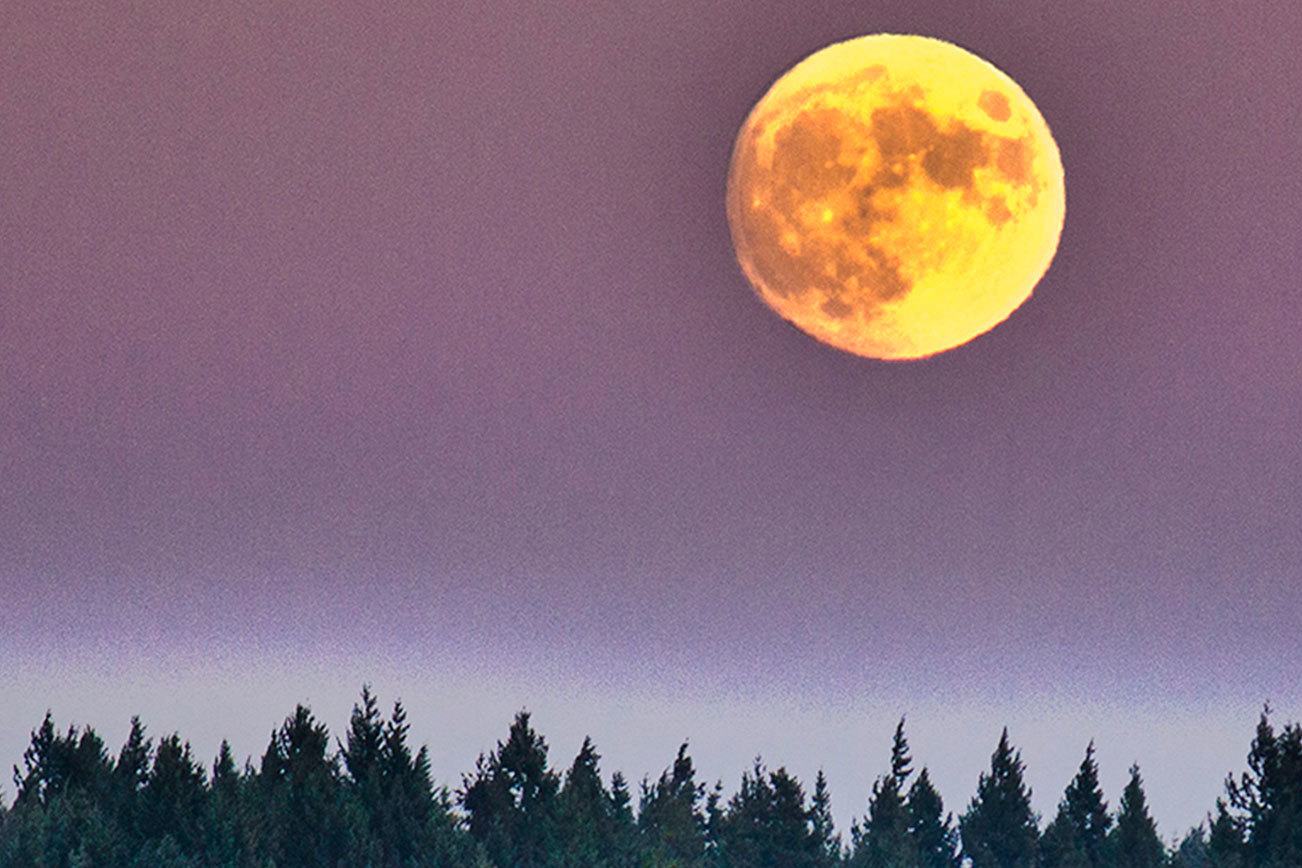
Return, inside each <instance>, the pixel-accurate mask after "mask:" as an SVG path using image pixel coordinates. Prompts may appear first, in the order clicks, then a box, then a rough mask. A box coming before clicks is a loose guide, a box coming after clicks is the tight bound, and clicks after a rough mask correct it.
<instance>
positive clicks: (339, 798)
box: [0, 687, 1302, 868]
mask: <svg viewBox="0 0 1302 868" xmlns="http://www.w3.org/2000/svg"><path fill="white" fill-rule="evenodd" d="M884 767H885V768H886V771H885V772H884V773H883V774H882V775H881V776H880V777H878V778H877V779H876V781H874V782H873V784H872V786H871V787H870V788H869V791H868V794H867V800H866V802H867V804H866V812H865V814H864V816H863V818H862V820H860V821H859V822H856V823H855V824H854V825H853V828H852V830H851V835H850V836H849V837H850V841H849V847H847V848H843V846H842V838H841V836H840V834H839V833H838V832H837V830H836V827H835V824H834V822H833V819H832V808H831V805H832V801H831V799H832V797H831V791H830V788H829V786H828V780H827V776H826V775H824V774H823V773H822V772H821V771H820V772H819V773H818V774H817V776H816V777H815V779H814V783H813V787H812V791H810V790H807V789H806V787H805V785H804V784H802V783H801V781H800V780H798V779H797V778H796V776H795V775H793V774H791V773H790V772H789V771H787V770H786V769H785V768H778V769H776V770H772V771H770V770H769V769H768V768H766V767H765V766H764V764H763V763H762V762H761V761H759V760H758V759H757V760H756V761H755V763H754V764H753V766H752V767H751V768H750V769H748V770H747V771H745V772H744V773H743V774H742V775H741V779H740V782H739V784H738V786H737V788H736V790H735V791H733V792H731V793H726V792H725V790H724V788H723V786H722V785H721V784H715V785H714V786H713V787H710V788H708V789H707V787H706V785H705V784H704V783H703V782H701V781H700V780H698V775H697V771H696V768H695V765H694V763H693V761H692V758H691V756H690V755H689V754H688V751H687V745H686V744H683V745H682V746H681V747H680V748H679V749H678V752H677V755H676V756H675V757H674V759H673V762H672V763H671V764H670V765H669V766H668V767H667V768H666V769H665V770H664V771H663V772H662V773H661V774H660V775H659V776H658V777H656V778H655V779H654V780H651V779H644V780H643V782H642V785H641V789H640V792H639V793H638V795H637V797H636V799H635V798H634V795H633V794H632V793H631V792H630V790H629V786H628V783H627V781H626V779H625V778H624V776H623V775H622V774H620V773H619V772H615V773H613V774H611V775H610V776H609V778H607V777H606V775H605V774H604V773H603V770H602V768H601V755H600V754H599V753H598V751H597V748H596V745H595V744H594V743H593V742H592V740H591V739H585V740H584V742H583V744H582V745H581V746H580V747H579V750H578V753H577V754H576V755H575V756H574V759H573V760H572V761H571V762H570V763H569V764H568V767H567V768H565V769H564V771H563V772H562V771H561V770H560V769H556V768H553V767H552V766H551V765H550V759H549V752H548V746H547V742H546V740H545V739H544V738H543V737H542V735H540V734H539V733H538V732H537V731H536V730H535V729H534V727H533V722H532V719H531V718H530V716H529V714H528V713H527V712H521V713H520V714H518V715H517V716H516V718H515V720H514V721H513V722H512V724H511V727H510V729H509V731H508V733H507V736H506V738H505V739H504V740H502V741H499V742H498V743H497V745H496V747H495V748H494V749H493V750H492V751H491V752H490V753H488V754H487V755H485V756H481V757H480V758H479V761H478V762H477V763H476V766H475V769H474V771H473V772H471V773H470V774H468V775H466V776H465V777H464V778H463V779H462V781H461V787H460V788H459V790H458V792H457V794H456V798H455V801H454V799H453V798H452V797H451V796H450V795H449V793H448V790H447V789H446V788H445V787H443V786H440V785H438V784H436V783H435V781H434V780H433V777H432V775H431V772H430V760H429V751H428V749H427V748H426V747H425V746H424V745H420V746H417V745H416V744H413V739H412V736H411V725H410V724H409V723H408V720H407V712H406V710H405V709H404V707H403V705H402V703H401V702H397V703H394V704H393V706H392V711H391V712H390V713H389V714H388V715H387V717H386V715H385V714H384V713H383V712H382V711H381V709H380V705H379V703H378V701H377V700H376V698H375V696H374V695H373V694H372V693H371V691H370V688H369V687H364V688H363V689H362V693H361V697H360V699H359V701H358V702H357V704H356V705H355V706H354V707H353V709H352V714H351V715H350V717H349V719H348V724H347V727H346V728H345V729H344V731H343V733H342V736H341V737H340V738H338V739H332V737H331V735H330V733H329V732H328V731H327V729H326V727H325V725H324V724H323V723H321V722H320V721H319V720H317V718H316V717H315V716H314V715H313V714H312V712H311V711H310V710H309V709H308V708H307V707H306V706H302V705H300V706H298V707H297V708H295V709H294V712H293V713H292V714H291V715H290V716H289V717H288V718H286V719H285V720H284V721H283V722H282V723H281V724H280V726H278V727H277V728H276V729H275V730H273V731H272V733H271V737H270V739H269V741H268V743H267V747H266V749H265V750H264V751H263V753H262V755H261V756H260V757H258V758H257V761H256V762H254V761H252V760H248V759H246V760H244V761H243V762H242V763H241V762H240V761H238V760H237V758H236V756H235V754H234V752H233V751H232V749H231V746H230V745H229V744H228V743H226V742H222V743H221V745H220V747H219V748H218V750H217V755H216V757H215V758H214V759H213V761H212V762H211V764H209V765H205V763H203V762H201V761H200V760H199V759H198V758H197V757H196V756H195V754H194V751H193V749H192V748H191V746H190V745H189V744H188V743H187V742H185V741H184V740H183V739H182V738H181V736H180V735H179V734H175V733H174V734H171V735H166V736H163V737H162V738H159V739H157V740H155V739H153V738H151V737H150V736H149V734H148V732H147V730H146V728H145V726H144V724H143V723H142V722H141V721H140V720H138V719H132V721H131V726H130V731H129V732H128V734H127V738H126V741H125V742H124V743H123V745H122V747H121V748H120V749H119V750H118V751H117V752H116V753H110V752H109V750H108V749H107V748H106V746H105V744H104V741H103V739H101V738H100V736H99V734H98V733H96V731H95V730H94V729H92V728H90V727H78V726H70V727H67V728H66V729H60V728H59V727H57V726H56V725H55V722H54V718H53V716H52V715H49V714H47V715H46V716H45V718H44V719H43V720H42V721H41V723H40V724H39V725H38V726H37V728H36V729H34V730H32V732H31V734H30V740H29V744H28V747H27V750H26V751H25V752H24V754H23V757H22V761H21V763H20V765H19V766H18V767H16V768H14V773H13V791H12V793H13V797H12V801H11V802H10V803H9V804H8V807H5V801H4V799H3V798H2V797H0V866H4V868H8V866H11V865H12V866H23V868H26V866H57V868H74V866H77V868H81V866H94V868H209V866H212V868H216V866H225V868H280V866H286V868H293V866H312V868H354V866H364V868H390V866H393V868H840V866H885V868H961V866H963V865H966V864H970V865H972V866H973V868H987V866H989V868H1032V866H1036V868H1040V866H1043V868H1049V866H1066V865H1072V866H1077V865H1078V866H1082V868H1098V866H1105V868H1298V866H1302V855H1300V854H1302V844H1300V843H1299V829H1300V828H1302V818H1300V817H1299V811H1300V810H1302V729H1299V727H1298V725H1296V724H1290V725H1287V726H1285V727H1283V728H1282V729H1280V728H1277V727H1276V726H1275V725H1274V724H1273V723H1272V722H1271V720H1270V715H1269V710H1267V712H1266V713H1264V714H1263V715H1262V717H1261V719H1260V721H1259V722H1258V724H1257V729H1256V733H1255V735H1254V737H1253V739H1252V743H1251V746H1250V749H1249V752H1248V757H1247V769H1246V770H1245V771H1243V772H1241V773H1239V774H1238V775H1237V776H1234V777H1232V778H1230V779H1229V780H1228V781H1227V782H1226V790H1225V797H1224V798H1223V799H1221V800H1220V801H1218V803H1217V804H1216V805H1215V807H1214V810H1213V812H1212V814H1211V815H1210V816H1209V818H1208V823H1207V824H1206V825H1205V826H1200V827H1198V828H1196V829H1193V830H1190V831H1189V832H1188V833H1187V834H1186V835H1185V836H1184V837H1183V838H1182V839H1181V840H1180V841H1179V843H1178V844H1176V845H1174V846H1173V847H1172V848H1171V849H1170V850H1169V851H1168V849H1167V848H1166V847H1165V846H1164V845H1163V843H1162V839H1161V837H1160V836H1159V834H1158V830H1157V827H1156V824H1155V823H1154V822H1153V818H1152V814H1151V813H1150V810H1149V806H1148V800H1147V797H1146V795H1145V793H1144V787H1143V779H1142V778H1141V776H1140V774H1139V769H1138V767H1132V768H1131V770H1130V779H1129V782H1128V783H1127V784H1126V787H1125V789H1124V790H1123V791H1122V793H1121V794H1120V797H1119V800H1118V802H1117V810H1116V812H1115V814H1109V813H1108V810H1107V802H1106V800H1105V799H1104V795H1103V791H1102V788H1101V787H1100V786H1099V769H1098V765H1097V763H1096V762H1095V757H1094V749H1093V745H1092V744H1091V745H1090V747H1089V748H1088V749H1087V750H1086V754H1085V758H1084V760H1083V761H1082V763H1081V765H1080V768H1079V770H1078V771H1077V774H1076V775H1075V777H1074V778H1073V779H1072V781H1071V783H1070V784H1069V785H1068V786H1067V788H1066V790H1065V791H1064V793H1063V797H1062V799H1061V801H1060V803H1059V806H1058V810H1057V812H1056V814H1055V816H1054V818H1053V820H1052V821H1051V822H1050V823H1049V824H1048V826H1047V827H1046V828H1045V830H1044V833H1043V835H1041V832H1040V828H1039V822H1038V818H1037V817H1036V815H1035V813H1034V812H1033V811H1032V810H1031V806H1030V790H1029V788H1028V787H1027V786H1026V783H1025V776H1024V767H1023V764H1022V760H1021V758H1020V756H1019V755H1018V753H1017V752H1016V751H1015V750H1014V749H1013V747H1012V744H1011V742H1010V740H1009V738H1008V733H1007V732H1004V733H1003V735H1002V737H1001V738H1000V740H999V745H998V747H997V748H996V749H995V752H994V754H993V756H992V757H991V759H990V768H989V770H988V771H987V772H984V773H983V774H982V775H981V776H980V778H979V780H978V782H977V793H976V796H975V797H974V798H973V799H972V800H971V802H970V803H969V805H968V807H967V810H966V811H965V812H964V814H963V816H962V818H961V820H960V822H959V823H958V825H957V827H956V825H955V822H954V817H953V815H952V814H950V813H947V812H946V810H945V805H944V802H943V801H942V799H941V796H940V793H939V792H937V790H936V788H935V786H934V785H933V783H932V780H931V776H930V774H929V773H928V771H927V769H926V768H925V767H923V768H920V770H917V771H915V768H914V763H913V758H912V756H911V753H910V749H909V743H908V739H907V738H906V736H905V732H904V723H903V721H901V722H900V725H899V726H898V727H896V729H895V733H894V738H893V740H892V744H891V753H890V759H889V765H886V764H884ZM635 801H636V805H634V802H635ZM960 844H961V850H960Z"/></svg>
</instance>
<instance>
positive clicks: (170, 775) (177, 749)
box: [140, 734, 208, 856]
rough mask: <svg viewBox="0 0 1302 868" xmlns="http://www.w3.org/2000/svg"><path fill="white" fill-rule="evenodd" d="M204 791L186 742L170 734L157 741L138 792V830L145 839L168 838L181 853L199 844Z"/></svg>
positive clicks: (191, 852) (200, 771) (198, 847)
mask: <svg viewBox="0 0 1302 868" xmlns="http://www.w3.org/2000/svg"><path fill="white" fill-rule="evenodd" d="M207 801H208V794H207V788H206V781H205V779H204V772H203V768H202V767H201V766H200V765H199V764H198V763H196V762H195V761H194V756H193V755H192V754H191V752H190V745H189V744H188V743H184V744H183V743H182V742H181V738H180V736H179V735H176V734H173V735H170V736H168V737H167V738H164V739H163V740H161V741H160V742H159V743H158V749H157V751H155V753H154V764H153V766H152V768H151V769H150V771H149V777H148V779H147V780H146V781H145V785H144V788H143V789H142V790H141V792H140V805H141V809H140V830H141V833H142V835H143V837H144V838H145V840H146V841H150V840H153V841H159V840H161V839H163V838H171V839H172V840H173V841H174V842H175V843H176V849H177V850H178V852H179V853H181V854H182V855H184V856H197V855H198V854H199V853H200V852H201V850H202V846H203V822H204V814H205V809H206V807H207Z"/></svg>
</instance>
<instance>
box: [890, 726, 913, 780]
mask: <svg viewBox="0 0 1302 868" xmlns="http://www.w3.org/2000/svg"><path fill="white" fill-rule="evenodd" d="M912 773H913V759H912V757H910V756H909V741H908V739H907V738H905V737H904V718H903V717H901V718H900V722H899V724H898V725H897V726H896V727H895V737H894V738H893V739H892V741H891V776H892V777H894V778H895V781H896V783H897V784H901V785H902V784H903V783H904V781H905V780H906V779H907V778H908V777H909V775H910V774H912Z"/></svg>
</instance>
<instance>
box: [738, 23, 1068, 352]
mask: <svg viewBox="0 0 1302 868" xmlns="http://www.w3.org/2000/svg"><path fill="white" fill-rule="evenodd" d="M727 210H728V224H729V227H730V229H731V231H732V240H733V246H734V248H735V249H736V252H737V260H738V262H739V263H740V264H741V267H742V270H743V271H744V272H745V274H746V277H747V278H748V279H749V280H750V282H751V285H752V286H754V288H755V291H756V292H757V293H758V294H759V296H760V298H762V299H763V300H764V302H765V303H766V304H768V305H769V307H771V308H773V310H774V311H776V312H777V313H778V314H779V315H780V316H782V317H783V318H784V319H787V320H789V321H790V322H792V323H793V324H795V325H796V326H797V327H798V328H800V329H802V330H803V331H805V332H807V333H809V334H810V335H812V336H814V337H815V338H817V339H818V340H820V341H823V342H825V343H827V344H830V345H832V346H834V347H838V348H840V349H842V350H846V351H848V352H851V353H856V354H858V355H861V356H869V357H871V358H876V359H918V358H923V357H925V356H930V355H934V354H936V353H940V352H944V351H945V350H948V349H952V348H953V347H957V346H959V345H960V344H965V343H967V342H968V341H970V340H972V338H974V337H976V336H977V335H980V334H983V333H985V332H987V331H989V330H990V329H992V328H994V327H995V326H996V325H998V324H999V323H1001V322H1003V321H1004V320H1005V319H1007V318H1008V316H1009V314H1011V313H1012V312H1013V311H1014V310H1016V309H1017V307H1018V306H1019V305H1021V304H1022V302H1024V301H1025V300H1026V299H1027V298H1028V297H1029V296H1030V294H1031V290H1033V289H1034V288H1035V285H1036V283H1038V282H1039V280H1040V278H1041V277H1043V276H1044V273H1045V271H1046V270H1047V269H1048V267H1049V262H1050V260H1052V259H1053V255H1054V252H1055V251H1056V250H1057V247H1058V238H1059V236H1060V235H1061V234H1062V225H1063V218H1064V215H1065V210H1066V193H1065V188H1064V182H1063V171H1062V160H1061V158H1060V156H1059V154H1058V146H1057V145H1056V144H1055V143H1054V140H1053V136H1052V135H1051V134H1050V133H1049V127H1048V125H1047V124H1046V123H1045V121H1044V118H1043V117H1041V115H1040V112H1039V111H1038V110H1037V109H1036V107H1035V104H1034V103H1032V102H1031V100H1030V98H1029V97H1028V96H1027V95H1026V94H1025V93H1024V92H1023V91H1022V89H1021V88H1020V87H1018V86H1017V83H1016V82H1014V81H1013V80H1012V79H1011V78H1009V77H1008V76H1007V75H1005V74H1004V73H1002V72H1000V71H999V70H998V69H996V68H995V67H994V66H992V65H991V64H989V63H987V62H986V61H984V60H982V59H981V58H979V57H977V56H976V55H974V54H971V53H969V52H967V51H965V50H963V49H961V48H959V47H958V46H956V45H951V44H949V43H947V42H941V41H940V40H937V39H929V38H926V37H922V36H899V35H888V34H881V35H874V36H863V37H860V38H858V39H851V40H848V41H846V42H840V43H837V44H835V45H831V46H828V47H827V48H824V49H823V50H821V51H819V52H817V53H815V54H813V55H811V56H810V57H808V58H806V59H805V60H803V61H801V62H800V63H798V64H797V65H796V66H795V67H793V68H792V69H791V70H790V71H789V72H787V73H786V74H785V75H783V76H782V77H781V78H779V79H778V80H777V82H776V83H775V84H774V85H773V87H772V88H770V89H769V91H768V93H766V94H765V95H764V97H763V98H762V99H761V100H760V101H759V102H758V103H757V104H756V105H755V108H754V109H753V110H752V111H751V113H750V115H749V117H747V118H746V122H745V123H744V124H743V125H742V128H741V131H740V132H739V133H738V134H737V141H736V144H735V145H734V147H733V152H732V162H731V165H730V166H729V168H728V193H727Z"/></svg>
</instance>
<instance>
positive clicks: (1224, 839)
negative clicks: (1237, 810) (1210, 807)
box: [1207, 799, 1248, 868]
mask: <svg viewBox="0 0 1302 868" xmlns="http://www.w3.org/2000/svg"><path fill="white" fill-rule="evenodd" d="M1207 854H1208V856H1210V857H1211V863H1212V865H1213V866H1215V868H1246V866H1247V865H1248V851H1247V845H1246V842H1245V841H1244V839H1243V825H1242V823H1240V821H1239V820H1238V819H1236V818H1235V817H1234V816H1233V815H1232V814H1231V813H1230V812H1229V809H1228V808H1227V806H1226V804H1225V802H1224V801H1222V800H1220V799H1217V800H1216V813H1215V816H1214V817H1213V818H1212V820H1211V831H1210V832H1209V834H1208V836H1207Z"/></svg>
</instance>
